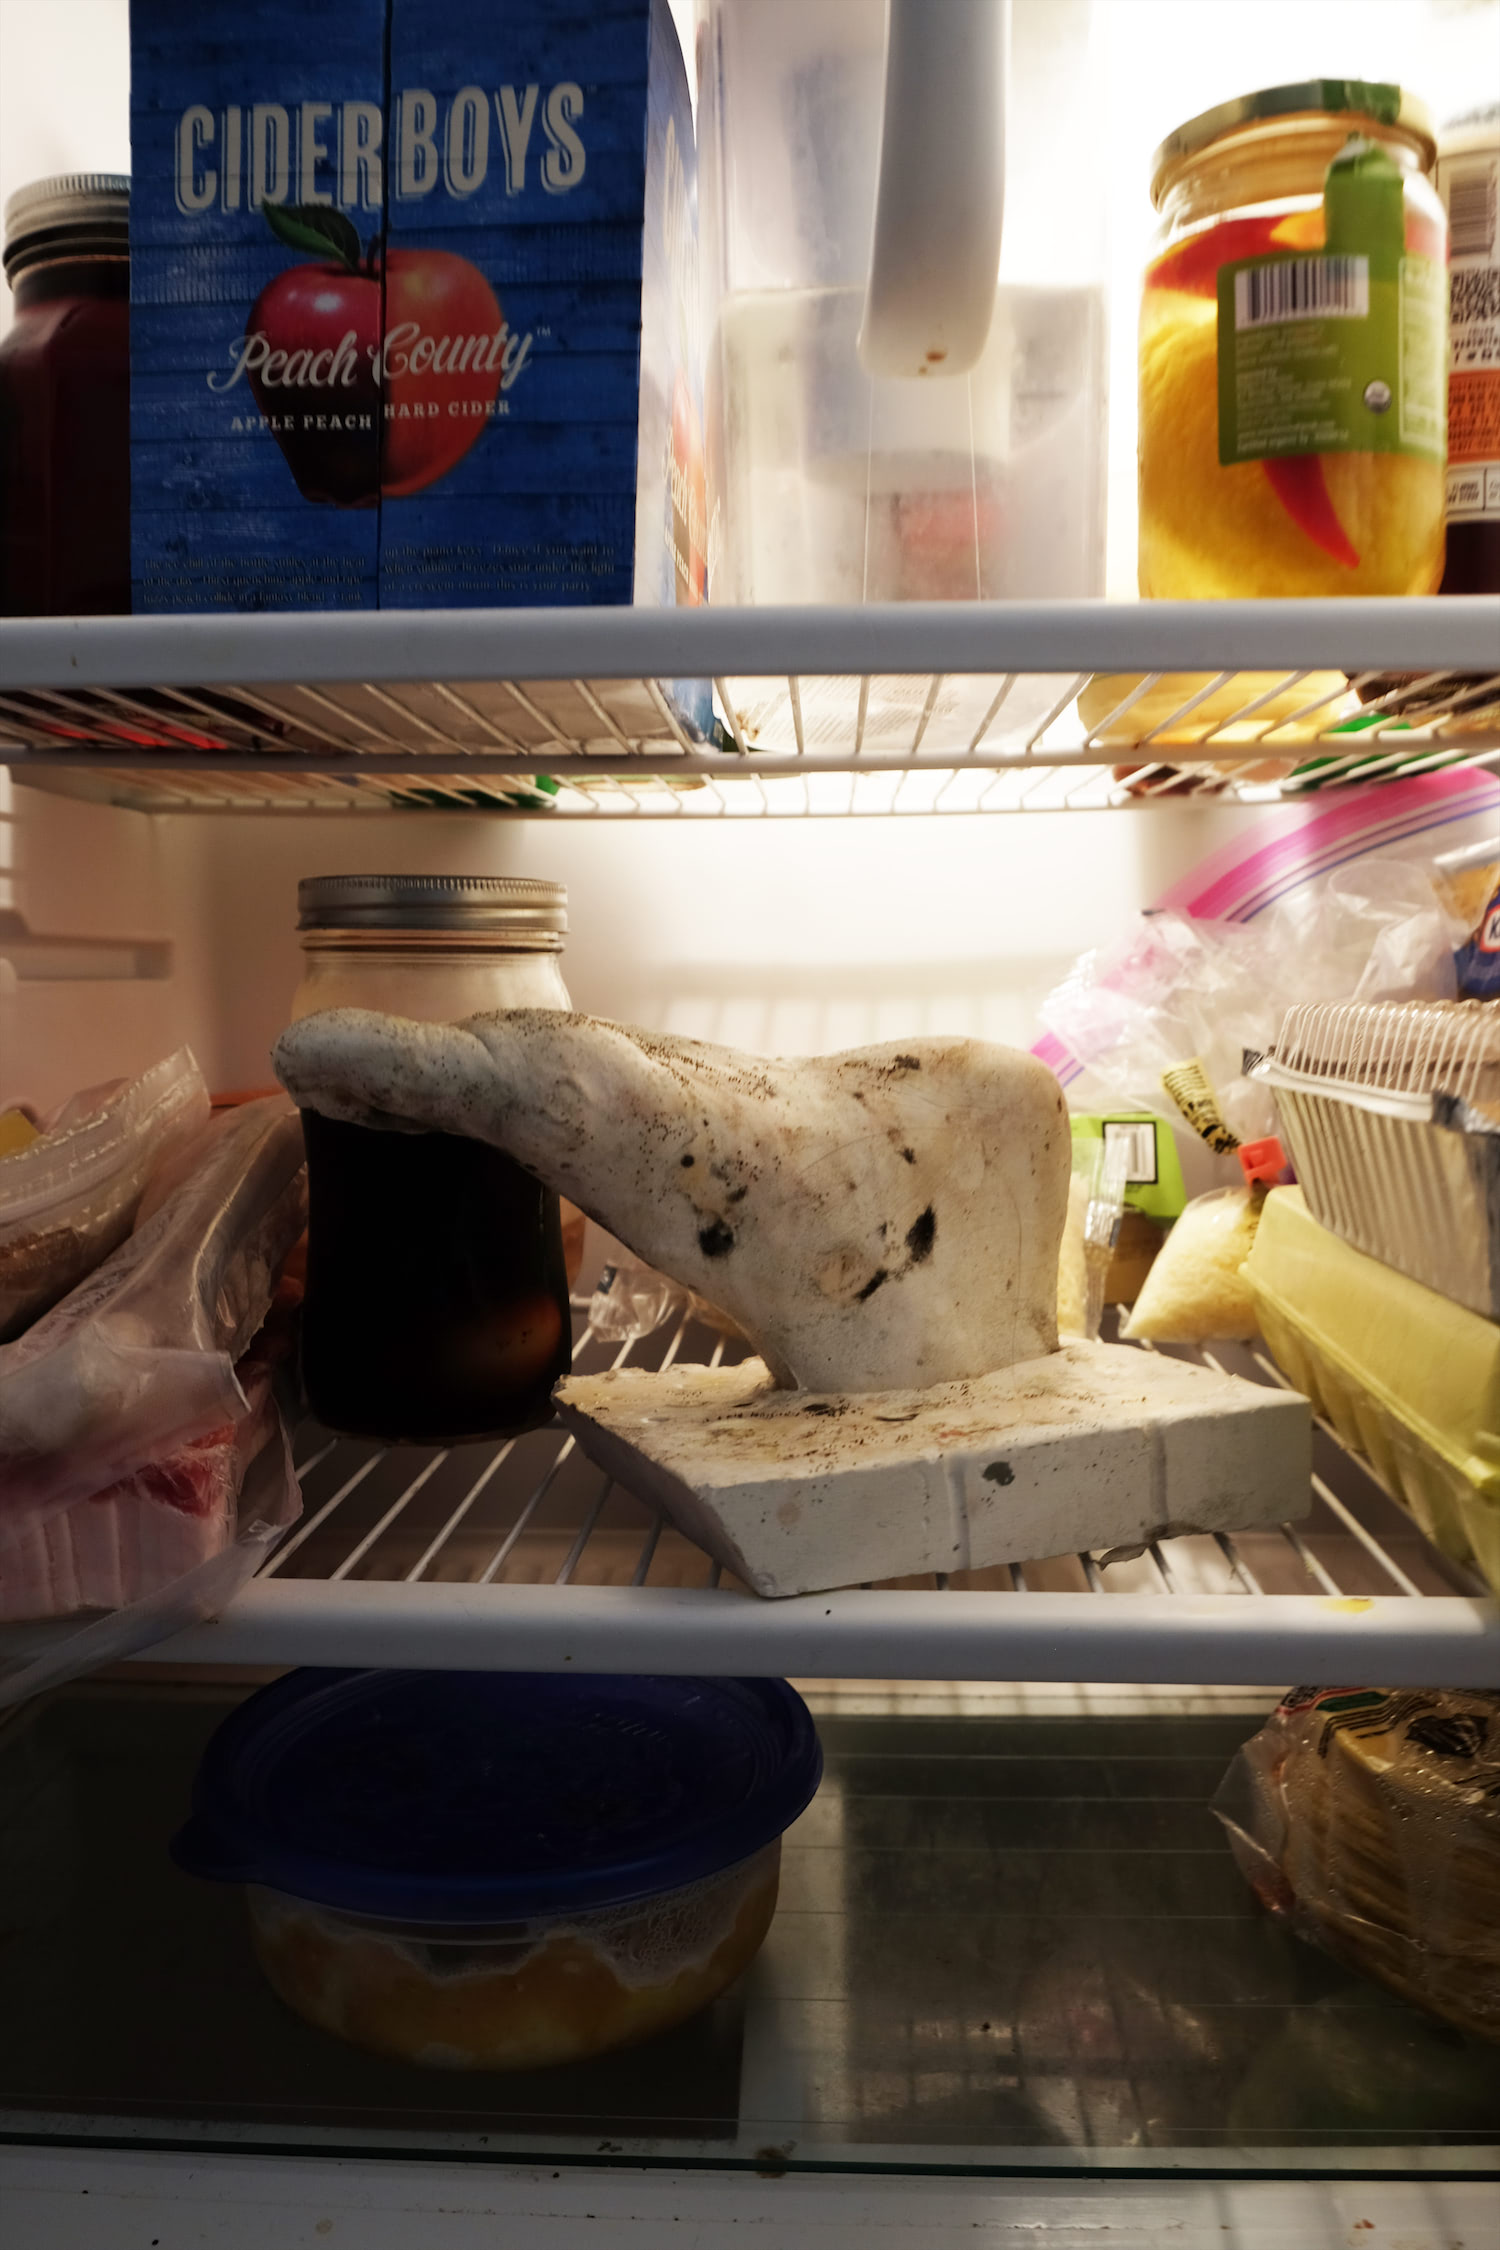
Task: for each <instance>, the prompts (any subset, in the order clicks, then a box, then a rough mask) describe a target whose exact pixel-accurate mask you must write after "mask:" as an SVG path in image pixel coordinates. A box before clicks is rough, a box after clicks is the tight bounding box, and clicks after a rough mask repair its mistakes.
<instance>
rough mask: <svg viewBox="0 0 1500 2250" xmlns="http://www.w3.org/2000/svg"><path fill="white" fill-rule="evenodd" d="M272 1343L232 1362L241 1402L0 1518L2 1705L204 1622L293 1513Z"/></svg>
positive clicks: (293, 1484) (294, 1493)
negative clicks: (48, 1501) (111, 1471)
mask: <svg viewBox="0 0 1500 2250" xmlns="http://www.w3.org/2000/svg"><path fill="white" fill-rule="evenodd" d="M276 1356H277V1347H276V1346H273V1345H271V1344H270V1343H269V1342H268V1339H267V1338H265V1337H263V1338H261V1339H259V1340H258V1341H257V1345H256V1348H255V1350H254V1351H253V1352H252V1353H251V1354H250V1355H249V1356H248V1357H247V1358H246V1359H244V1360H242V1361H241V1363H240V1366H239V1369H238V1374H239V1379H240V1383H241V1386H242V1389H243V1392H244V1397H245V1406H244V1410H243V1411H242V1412H241V1413H240V1414H238V1415H237V1416H236V1417H235V1419H234V1420H233V1421H232V1422H230V1423H228V1424H226V1425H225V1426H224V1427H222V1428H220V1429H217V1430H210V1431H206V1432H205V1433H204V1434H203V1435H202V1436H199V1437H196V1438H191V1439H188V1440H186V1441H185V1442H183V1443H179V1444H177V1445H175V1446H174V1447H173V1448H172V1449H171V1450H170V1451H169V1452H167V1453H165V1454H163V1455H162V1456H161V1457H160V1458H158V1459H155V1460H151V1461H147V1462H144V1463H142V1464H141V1465H140V1466H139V1467H138V1468H136V1469H134V1470H133V1471H131V1472H130V1473H129V1474H128V1475H126V1476H123V1477H120V1478H117V1479H116V1480H115V1481H114V1482H113V1483H111V1484H110V1485H108V1486H107V1487H106V1488H105V1489H104V1490H102V1491H100V1492H96V1493H94V1494H92V1495H91V1496H90V1498H88V1499H87V1500H80V1501H75V1502H74V1504H73V1506H72V1507H71V1508H68V1509H65V1510H63V1511H62V1513H60V1514H58V1515H54V1516H52V1517H50V1518H49V1519H48V1520H47V1521H46V1522H45V1523H42V1524H36V1525H31V1526H29V1527H26V1528H23V1529H20V1530H16V1531H12V1530H10V1529H8V1528H7V1527H6V1526H5V1525H4V1524H3V1522H0V1708H3V1707H4V1706H5V1705H7V1704H13V1703H19V1702H22V1701H23V1700H24V1699H25V1698H26V1697H27V1696H31V1695H37V1694H40V1692H41V1691H42V1690H43V1689H44V1688H51V1687H56V1686H57V1685H58V1684H59V1683H60V1682H61V1681H63V1680H71V1679H77V1678H78V1677H79V1676H80V1675H81V1674H83V1673H85V1672H92V1671H96V1670H98V1669H99V1667H100V1666H101V1665H105V1664H115V1663H118V1662H119V1661H120V1659H121V1658H122V1657H126V1656H131V1655H134V1654H136V1653H137V1652H138V1651H139V1650H141V1649H145V1648H150V1647H151V1646H153V1645H154V1643H156V1642H157V1641H162V1640H167V1639H169V1638H170V1637H171V1635H172V1634H174V1633H180V1632H183V1631H185V1630H186V1629H187V1627H188V1626H190V1625H196V1624H200V1623H202V1622H203V1621H204V1620H205V1619H207V1618H210V1617H215V1616H217V1615H218V1613H219V1611H220V1610H222V1609H223V1608H224V1607H225V1605H226V1603H228V1602H230V1601H232V1600H233V1599H234V1596H235V1595H236V1594H237V1593H238V1592H239V1590H240V1588H241V1587H242V1586H243V1585H244V1584H245V1583H246V1581H247V1580H248V1579H250V1578H252V1577H253V1576H254V1574H255V1572H256V1571H257V1570H258V1569H259V1567H260V1565H261V1563H262V1562H264V1561H265V1559H266V1557H267V1555H268V1554H269V1553H270V1552H271V1550H272V1548H273V1547H274V1546H275V1545H276V1543H277V1541H278V1540H279V1539H280V1538H281V1536H282V1534H283V1532H285V1531H286V1530H287V1528H288V1527H289V1526H290V1525H291V1524H293V1523H295V1521H296V1520H297V1517H298V1515H299V1514H300V1513H301V1508H302V1498H301V1493H300V1490H299V1488H298V1484H297V1477H296V1472H295V1470H294V1469H293V1467H292V1457H291V1448H290V1446H289V1445H288V1443H287V1435H286V1429H285V1426H284V1424H283V1422H282V1419H281V1414H280V1411H279V1409H278V1407H277V1405H276V1401H275V1398H274V1396H273V1393H272V1379H273V1365H274V1359H275V1357H276Z"/></svg>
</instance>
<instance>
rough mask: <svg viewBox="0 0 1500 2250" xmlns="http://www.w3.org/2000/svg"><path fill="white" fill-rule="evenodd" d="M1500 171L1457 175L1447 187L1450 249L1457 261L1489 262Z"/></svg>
mask: <svg viewBox="0 0 1500 2250" xmlns="http://www.w3.org/2000/svg"><path fill="white" fill-rule="evenodd" d="M1497 184H1500V168H1497V167H1496V166H1495V165H1493V164H1485V165H1480V166H1476V167H1475V168H1474V169H1473V170H1472V171H1465V172H1455V173H1454V174H1453V176H1452V178H1451V180H1450V181H1449V183H1448V247H1449V249H1450V251H1451V252H1452V254H1453V256H1454V257H1455V258H1487V257H1488V256H1489V255H1490V252H1491V250H1492V248H1493V246H1494V242H1495V202H1496V189H1497Z"/></svg>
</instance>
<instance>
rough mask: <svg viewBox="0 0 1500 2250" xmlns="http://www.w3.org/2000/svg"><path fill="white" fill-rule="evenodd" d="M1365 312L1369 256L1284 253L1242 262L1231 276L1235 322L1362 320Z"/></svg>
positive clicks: (1254, 325)
mask: <svg viewBox="0 0 1500 2250" xmlns="http://www.w3.org/2000/svg"><path fill="white" fill-rule="evenodd" d="M1369 311H1370V261H1369V259H1368V258H1285V259H1282V260H1281V261H1280V262H1279V263H1278V264H1276V265H1274V266H1247V267H1246V268H1245V269H1244V271H1243V272H1241V273H1237V274H1236V275H1235V277H1234V325H1235V327H1236V328H1266V327H1269V326H1270V325H1271V323H1272V322H1273V321H1281V320H1364V319H1366V318H1367V317H1368V315H1369Z"/></svg>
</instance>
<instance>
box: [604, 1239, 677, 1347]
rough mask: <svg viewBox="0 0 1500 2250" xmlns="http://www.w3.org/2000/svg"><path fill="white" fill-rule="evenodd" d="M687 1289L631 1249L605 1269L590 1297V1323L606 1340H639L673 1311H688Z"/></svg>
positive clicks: (651, 1331)
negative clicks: (658, 1270) (645, 1262)
mask: <svg viewBox="0 0 1500 2250" xmlns="http://www.w3.org/2000/svg"><path fill="white" fill-rule="evenodd" d="M687 1309H688V1292H687V1291H686V1290H685V1289H683V1288H681V1287H680V1286H679V1285H678V1283H677V1282H675V1281H668V1279H667V1277H666V1275H665V1274H661V1273H657V1271H656V1270H655V1268H654V1267H652V1266H648V1265H644V1264H643V1263H642V1262H641V1260H640V1259H639V1258H633V1257H631V1256H630V1254H629V1252H628V1251H621V1253H620V1254H619V1256H618V1257H616V1258H614V1259H612V1260H611V1262H610V1263H609V1264H608V1265H607V1266H605V1267H604V1268H603V1270H602V1271H601V1273H600V1275H599V1279H598V1282H597V1284H596V1286H595V1289H594V1294H593V1296H592V1297H591V1298H590V1300H589V1326H590V1327H591V1328H592V1329H593V1331H594V1334H595V1335H596V1336H599V1337H602V1338H603V1339H604V1341H605V1342H606V1343H611V1344H626V1343H637V1342H639V1341H640V1339H641V1338H642V1337H643V1336H653V1335H655V1333H656V1331H657V1329H658V1328H660V1327H661V1326H662V1324H663V1322H664V1321H665V1320H667V1319H668V1318H669V1316H670V1315H671V1314H672V1313H674V1312H675V1313H685V1312H686V1311H687Z"/></svg>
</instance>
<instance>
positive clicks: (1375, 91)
mask: <svg viewBox="0 0 1500 2250" xmlns="http://www.w3.org/2000/svg"><path fill="white" fill-rule="evenodd" d="M1290 117H1340V118H1347V119H1348V121H1349V123H1350V125H1351V127H1353V126H1358V125H1361V124H1365V125H1383V126H1385V127H1387V128H1388V129H1394V130H1395V131H1397V132H1400V133H1404V134H1405V136H1406V137H1407V139H1408V140H1409V141H1411V143H1412V145H1413V146H1414V147H1415V148H1416V149H1417V151H1418V153H1419V154H1420V156H1421V159H1422V169H1423V171H1424V172H1425V171H1430V170H1431V168H1432V164H1433V161H1434V159H1435V157H1436V155H1437V138H1436V135H1435V134H1434V132H1433V126H1432V115H1431V112H1430V111H1429V109H1428V107H1427V105H1426V103H1425V102H1423V101H1419V100H1418V98H1417V96H1416V95H1415V94H1409V93H1407V92H1406V91H1405V90H1404V88H1402V87H1400V86H1390V85H1383V84H1380V83H1378V82H1377V81H1375V80H1373V79H1367V78H1304V79H1301V80H1299V81H1298V82H1297V83H1296V84H1295V85H1291V86H1264V87H1262V88H1261V90H1260V92H1259V93H1255V94H1240V95H1239V96H1238V97H1237V98H1236V99H1235V100H1234V101H1232V102H1220V103H1219V104H1218V105H1217V107H1216V108H1214V109H1205V110H1204V111H1203V112H1202V113H1201V115H1199V116H1197V117H1190V118H1189V119H1188V121H1187V123H1186V124H1185V125H1179V126H1178V128H1177V130H1176V132H1175V133H1169V134H1168V135H1167V137H1166V139H1165V140H1164V141H1163V142H1162V144H1161V146H1160V148H1159V149H1158V150H1157V151H1156V154H1155V155H1154V156H1153V157H1152V159H1151V201H1152V202H1153V204H1155V205H1157V206H1158V208H1159V207H1160V204H1161V199H1162V194H1163V191H1164V190H1165V188H1166V185H1167V182H1168V180H1169V178H1170V177H1171V175H1172V174H1173V173H1174V172H1175V171H1176V170H1177V169H1178V167H1179V166H1180V165H1181V164H1183V163H1185V162H1186V161H1187V159H1188V158H1190V157H1194V156H1200V155H1201V154H1202V152H1203V151H1204V149H1206V148H1210V147H1211V146H1212V145H1213V143H1214V142H1215V141H1218V140H1222V139H1224V137H1225V136H1226V135H1227V134H1229V133H1237V132H1240V131H1241V130H1242V129H1243V128H1244V127H1245V126H1247V125H1255V124H1261V123H1265V122H1267V121H1269V120H1270V119H1273V118H1290Z"/></svg>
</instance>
